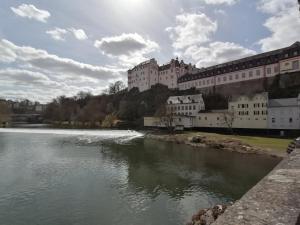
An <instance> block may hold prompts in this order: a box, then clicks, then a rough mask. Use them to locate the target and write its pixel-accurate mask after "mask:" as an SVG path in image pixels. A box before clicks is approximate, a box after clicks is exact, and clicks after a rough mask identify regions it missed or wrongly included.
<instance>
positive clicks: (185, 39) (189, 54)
mask: <svg viewBox="0 0 300 225" xmlns="http://www.w3.org/2000/svg"><path fill="white" fill-rule="evenodd" d="M217 28H218V23H217V21H213V20H212V19H210V18H209V17H208V16H207V15H205V14H204V13H198V14H195V13H193V14H188V13H183V14H180V15H178V16H176V25H175V26H174V27H168V28H167V29H166V30H167V32H169V34H170V39H171V40H172V41H173V44H172V46H173V47H174V50H175V55H179V56H181V57H183V58H184V59H186V60H187V61H193V62H195V63H196V65H197V66H198V67H207V66H212V65H216V64H219V63H223V62H227V61H231V60H235V59H239V58H242V57H246V56H249V55H253V54H255V53H256V52H255V51H253V50H250V49H247V48H245V47H243V46H241V45H239V44H236V43H233V42H221V41H213V35H214V34H215V32H216V31H217Z"/></svg>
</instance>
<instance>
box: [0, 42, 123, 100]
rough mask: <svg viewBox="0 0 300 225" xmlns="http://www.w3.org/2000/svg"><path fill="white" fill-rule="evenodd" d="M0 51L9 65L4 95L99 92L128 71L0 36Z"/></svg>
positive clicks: (3, 76) (0, 74) (2, 73)
mask: <svg viewBox="0 0 300 225" xmlns="http://www.w3.org/2000/svg"><path fill="white" fill-rule="evenodd" d="M0 55H1V57H0V62H2V63H4V65H7V67H6V68H4V67H2V69H1V70H0V80H1V82H0V95H2V96H3V95H4V94H3V93H6V92H7V91H9V90H20V91H22V92H27V93H28V94H30V93H31V92H32V93H36V94H37V96H38V97H40V98H41V99H44V100H45V99H48V100H50V99H51V98H53V97H56V96H57V95H61V94H64V95H74V94H76V93H77V92H79V91H91V92H92V93H100V92H101V90H103V89H105V88H106V86H107V85H108V83H109V82H113V81H116V80H120V79H121V80H124V77H125V74H126V72H125V71H124V70H120V69H116V68H109V67H103V66H95V65H91V64H86V63H82V62H78V61H75V60H72V59H69V58H62V57H59V56H57V55H53V54H49V53H48V52H47V51H45V50H41V49H36V48H33V47H30V46H18V45H15V44H14V43H12V42H10V41H8V40H5V39H2V40H0ZM29 87H30V88H29ZM8 88H9V89H8ZM6 89H8V90H6ZM43 90H44V92H43ZM30 96H32V95H31V94H30Z"/></svg>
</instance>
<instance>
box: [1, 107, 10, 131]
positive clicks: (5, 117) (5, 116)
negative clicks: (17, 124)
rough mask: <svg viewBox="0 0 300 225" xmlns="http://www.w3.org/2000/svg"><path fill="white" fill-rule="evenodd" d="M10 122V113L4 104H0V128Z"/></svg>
mask: <svg viewBox="0 0 300 225" xmlns="http://www.w3.org/2000/svg"><path fill="white" fill-rule="evenodd" d="M10 120H11V111H10V109H9V107H8V105H7V104H6V102H0V127H1V126H6V124H7V123H8V122H10Z"/></svg>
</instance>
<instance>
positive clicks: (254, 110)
mask: <svg viewBox="0 0 300 225" xmlns="http://www.w3.org/2000/svg"><path fill="white" fill-rule="evenodd" d="M267 105H268V93H267V92H264V93H258V94H254V95H252V96H239V97H236V98H235V99H233V100H232V101H229V104H228V110H229V111H230V112H232V113H233V114H234V122H233V127H234V128H252V129H267V127H268V108H267Z"/></svg>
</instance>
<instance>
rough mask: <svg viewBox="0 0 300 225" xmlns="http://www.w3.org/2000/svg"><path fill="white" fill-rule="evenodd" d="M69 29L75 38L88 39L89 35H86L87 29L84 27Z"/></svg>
mask: <svg viewBox="0 0 300 225" xmlns="http://www.w3.org/2000/svg"><path fill="white" fill-rule="evenodd" d="M69 31H70V32H72V33H73V35H74V36H75V38H77V39H78V40H86V39H88V36H87V35H86V33H85V31H84V30H82V29H75V28H73V27H71V28H69Z"/></svg>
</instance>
